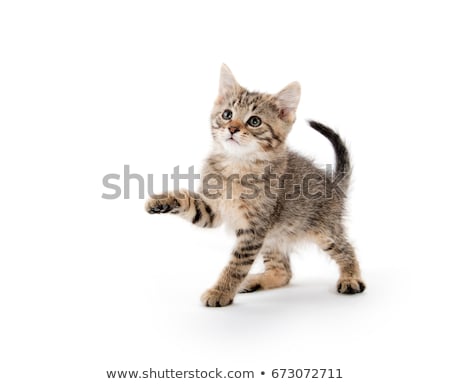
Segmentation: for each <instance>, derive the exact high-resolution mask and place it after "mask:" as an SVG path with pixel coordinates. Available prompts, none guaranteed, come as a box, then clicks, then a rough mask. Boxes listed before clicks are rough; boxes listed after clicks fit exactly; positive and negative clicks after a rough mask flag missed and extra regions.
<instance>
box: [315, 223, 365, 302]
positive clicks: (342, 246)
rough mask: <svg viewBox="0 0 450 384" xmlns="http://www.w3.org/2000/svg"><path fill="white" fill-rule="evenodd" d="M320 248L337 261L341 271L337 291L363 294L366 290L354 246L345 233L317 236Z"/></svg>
mask: <svg viewBox="0 0 450 384" xmlns="http://www.w3.org/2000/svg"><path fill="white" fill-rule="evenodd" d="M316 239H317V243H318V244H319V246H320V247H321V248H322V249H323V250H324V251H325V252H326V253H328V254H329V255H330V257H331V258H332V259H333V260H334V261H336V263H337V265H338V266H339V270H340V277H339V280H338V282H337V291H338V292H339V293H344V294H354V293H361V292H363V291H364V289H366V286H365V284H364V282H363V281H362V279H361V271H360V269H359V263H358V260H357V258H356V255H355V251H354V249H353V246H352V245H351V244H350V243H349V242H348V240H347V239H346V238H345V235H344V233H343V232H341V233H340V234H339V235H334V236H333V235H329V236H323V235H319V236H316Z"/></svg>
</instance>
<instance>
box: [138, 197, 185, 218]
mask: <svg viewBox="0 0 450 384" xmlns="http://www.w3.org/2000/svg"><path fill="white" fill-rule="evenodd" d="M179 208H180V203H179V201H178V200H177V199H176V198H175V196H172V195H169V196H167V197H164V198H161V199H157V198H152V197H151V198H150V199H148V200H147V202H146V203H145V210H146V211H147V212H148V213H150V214H154V213H167V212H172V213H178V210H179Z"/></svg>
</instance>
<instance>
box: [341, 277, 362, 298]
mask: <svg viewBox="0 0 450 384" xmlns="http://www.w3.org/2000/svg"><path fill="white" fill-rule="evenodd" d="M365 289H366V285H365V284H364V283H363V282H362V280H359V279H340V280H339V281H338V284H337V291H338V292H339V293H343V294H345V295H353V294H355V293H362V292H364V290H365Z"/></svg>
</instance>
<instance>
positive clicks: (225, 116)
mask: <svg viewBox="0 0 450 384" xmlns="http://www.w3.org/2000/svg"><path fill="white" fill-rule="evenodd" d="M232 117H233V112H231V111H230V110H229V109H225V111H223V113H222V119H224V120H231V118H232Z"/></svg>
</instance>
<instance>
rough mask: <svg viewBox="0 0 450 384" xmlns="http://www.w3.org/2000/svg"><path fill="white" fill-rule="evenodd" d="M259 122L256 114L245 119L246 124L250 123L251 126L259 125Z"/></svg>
mask: <svg viewBox="0 0 450 384" xmlns="http://www.w3.org/2000/svg"><path fill="white" fill-rule="evenodd" d="M261 123H262V121H261V119H260V118H259V117H258V116H252V117H250V119H248V121H247V124H248V125H250V126H251V127H259V126H260V125H261Z"/></svg>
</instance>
